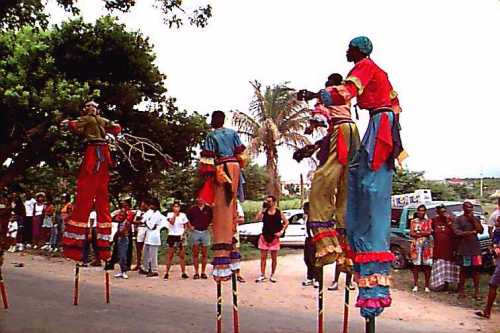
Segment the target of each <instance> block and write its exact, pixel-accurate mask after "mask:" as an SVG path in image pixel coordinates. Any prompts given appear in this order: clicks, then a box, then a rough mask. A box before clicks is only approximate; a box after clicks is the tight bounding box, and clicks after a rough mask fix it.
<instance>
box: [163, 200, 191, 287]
mask: <svg viewBox="0 0 500 333" xmlns="http://www.w3.org/2000/svg"><path fill="white" fill-rule="evenodd" d="M172 210H173V212H170V213H168V214H167V229H168V237H167V244H168V249H167V265H166V271H165V276H164V277H163V279H164V280H168V272H169V271H170V267H171V266H172V260H173V259H174V254H175V249H177V248H178V249H179V264H180V266H181V271H182V275H181V278H183V279H187V278H188V275H187V274H186V262H185V260H184V258H185V256H186V252H185V250H184V244H183V243H184V239H183V237H184V231H185V225H186V223H189V220H188V218H187V216H186V214H184V213H181V205H180V203H179V202H178V201H174V203H173V204H172Z"/></svg>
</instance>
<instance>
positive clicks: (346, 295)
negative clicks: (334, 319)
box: [342, 274, 350, 333]
mask: <svg viewBox="0 0 500 333" xmlns="http://www.w3.org/2000/svg"><path fill="white" fill-rule="evenodd" d="M346 275H347V274H346ZM349 295H350V290H349V285H348V284H347V280H346V284H345V292H344V325H343V327H344V328H343V330H342V333H348V332H349Z"/></svg>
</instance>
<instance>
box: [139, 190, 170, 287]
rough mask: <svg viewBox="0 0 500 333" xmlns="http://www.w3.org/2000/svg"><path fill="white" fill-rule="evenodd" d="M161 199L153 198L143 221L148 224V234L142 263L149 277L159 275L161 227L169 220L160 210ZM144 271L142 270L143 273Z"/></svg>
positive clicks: (145, 239)
mask: <svg viewBox="0 0 500 333" xmlns="http://www.w3.org/2000/svg"><path fill="white" fill-rule="evenodd" d="M159 208H160V201H159V200H158V199H152V200H151V203H150V209H149V210H148V211H147V212H146V213H145V214H144V217H143V221H144V224H145V225H146V228H147V230H146V236H145V238H144V253H143V259H142V265H143V267H144V270H145V271H147V272H148V273H147V275H146V276H147V277H156V276H158V275H159V274H158V249H159V248H160V245H161V236H160V231H161V229H163V228H165V227H166V224H167V220H166V218H165V216H164V215H162V213H160V211H159V210H158V209H159ZM142 272H143V271H140V273H142Z"/></svg>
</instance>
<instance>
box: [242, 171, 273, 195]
mask: <svg viewBox="0 0 500 333" xmlns="http://www.w3.org/2000/svg"><path fill="white" fill-rule="evenodd" d="M243 172H244V174H245V180H246V183H245V199H248V200H262V198H263V197H264V196H265V195H266V184H267V182H268V178H269V176H268V175H267V172H266V168H264V167H261V166H260V165H257V164H256V163H254V162H251V163H249V164H248V165H247V166H246V167H245V169H244V171H243Z"/></svg>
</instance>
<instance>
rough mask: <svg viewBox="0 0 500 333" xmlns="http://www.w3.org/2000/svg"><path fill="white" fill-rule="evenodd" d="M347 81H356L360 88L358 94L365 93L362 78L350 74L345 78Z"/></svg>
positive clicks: (357, 86)
mask: <svg viewBox="0 0 500 333" xmlns="http://www.w3.org/2000/svg"><path fill="white" fill-rule="evenodd" d="M345 82H352V83H354V85H355V86H356V88H357V89H358V96H359V95H361V94H362V93H363V91H364V90H365V87H363V84H362V83H361V80H360V79H359V78H357V77H355V76H348V77H347V78H346V79H345Z"/></svg>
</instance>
